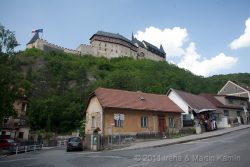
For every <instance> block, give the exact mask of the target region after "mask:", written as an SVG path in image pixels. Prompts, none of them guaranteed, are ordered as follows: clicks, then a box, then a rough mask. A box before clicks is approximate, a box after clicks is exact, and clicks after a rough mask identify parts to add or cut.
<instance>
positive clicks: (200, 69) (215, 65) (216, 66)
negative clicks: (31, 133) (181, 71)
mask: <svg viewBox="0 0 250 167" xmlns="http://www.w3.org/2000/svg"><path fill="white" fill-rule="evenodd" d="M237 62H238V58H236V57H231V56H226V55H225V54H224V53H220V54H218V55H216V56H214V57H211V58H210V59H206V58H202V57H201V56H200V55H199V54H198V53H197V52H196V46H195V43H193V42H191V43H190V44H189V46H188V47H187V48H186V51H185V53H184V56H183V57H182V58H181V61H180V63H178V64H177V65H178V66H179V67H181V68H185V69H188V70H190V71H191V72H193V73H194V74H197V75H203V76H209V75H211V74H213V73H215V72H217V71H218V70H223V69H229V68H231V67H232V66H234V65H235V64H236V63H237Z"/></svg>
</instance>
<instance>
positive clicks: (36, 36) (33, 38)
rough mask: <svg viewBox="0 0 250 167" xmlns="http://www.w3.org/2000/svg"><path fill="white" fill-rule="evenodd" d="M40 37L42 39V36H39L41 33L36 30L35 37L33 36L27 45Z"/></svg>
mask: <svg viewBox="0 0 250 167" xmlns="http://www.w3.org/2000/svg"><path fill="white" fill-rule="evenodd" d="M38 39H40V38H39V33H38V32H35V34H34V35H33V37H32V38H31V40H30V41H29V42H28V43H27V45H28V44H32V43H34V42H36V40H38Z"/></svg>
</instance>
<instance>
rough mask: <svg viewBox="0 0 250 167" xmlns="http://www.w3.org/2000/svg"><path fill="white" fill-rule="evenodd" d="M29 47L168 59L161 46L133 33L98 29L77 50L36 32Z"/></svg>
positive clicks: (100, 55)
mask: <svg viewBox="0 0 250 167" xmlns="http://www.w3.org/2000/svg"><path fill="white" fill-rule="evenodd" d="M26 47H27V48H37V49H40V50H43V51H45V52H50V51H56V52H65V53H72V54H76V55H81V56H84V55H93V56H96V57H106V58H115V57H121V56H127V57H132V58H134V59H143V58H145V59H150V60H155V61H163V60H166V53H165V51H164V49H163V47H162V45H161V46H160V48H158V47H156V46H154V45H152V44H150V43H149V42H147V41H144V40H143V41H139V40H138V39H136V38H135V37H134V35H133V34H132V39H131V40H129V39H127V38H125V37H124V36H122V35H120V34H115V33H109V32H104V31H98V32H97V33H95V34H94V35H92V36H91V38H90V45H86V44H80V46H78V47H77V48H76V49H75V50H74V49H68V48H64V47H61V46H58V45H55V44H51V43H49V42H47V41H46V40H43V39H41V38H39V33H38V32H36V33H35V34H34V36H33V37H32V38H31V40H30V41H29V42H28V43H27V45H26Z"/></svg>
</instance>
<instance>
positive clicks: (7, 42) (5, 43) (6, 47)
mask: <svg viewBox="0 0 250 167" xmlns="http://www.w3.org/2000/svg"><path fill="white" fill-rule="evenodd" d="M17 46H18V43H17V40H16V37H15V33H14V32H13V31H10V30H8V29H5V28H4V26H2V25H1V24H0V53H3V52H4V53H13V51H14V48H15V47H17Z"/></svg>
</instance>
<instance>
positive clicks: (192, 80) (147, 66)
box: [15, 49, 250, 133]
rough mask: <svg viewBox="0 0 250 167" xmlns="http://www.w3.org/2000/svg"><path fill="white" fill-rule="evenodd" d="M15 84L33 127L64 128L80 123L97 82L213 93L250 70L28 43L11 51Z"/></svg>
mask: <svg viewBox="0 0 250 167" xmlns="http://www.w3.org/2000/svg"><path fill="white" fill-rule="evenodd" d="M15 62H16V63H15V64H16V65H15V68H16V69H18V70H16V73H18V74H20V75H22V77H21V78H19V82H18V83H19V84H20V85H22V87H25V88H26V90H27V94H28V97H29V106H28V115H29V118H30V122H31V125H32V128H33V129H34V130H46V131H53V132H59V133H63V132H68V131H71V130H75V129H78V128H80V129H84V128H83V127H82V124H83V122H84V120H83V118H84V114H83V111H84V108H86V104H87V101H88V97H89V94H90V93H92V92H93V91H94V90H95V89H96V88H98V87H107V88H116V89H123V90H131V91H143V92H148V93H159V94H166V93H167V91H168V90H169V88H175V89H180V90H184V91H188V92H192V93H196V94H199V93H201V92H204V93H206V92H207V93H216V92H217V91H218V90H219V89H220V88H221V86H222V85H223V84H225V83H226V82H227V80H229V79H230V80H235V81H238V82H241V83H245V84H247V85H250V74H232V75H220V76H213V77H209V78H204V77H200V76H196V75H194V74H192V73H191V72H189V71H187V70H184V69H180V68H178V67H177V66H175V65H173V64H169V63H167V62H155V61H151V60H146V59H143V60H134V59H131V58H127V57H122V58H113V59H106V58H96V57H92V56H82V57H79V56H75V55H70V54H63V53H44V52H42V51H39V50H37V49H28V50H26V51H24V52H20V53H19V54H18V55H16V57H15Z"/></svg>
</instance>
